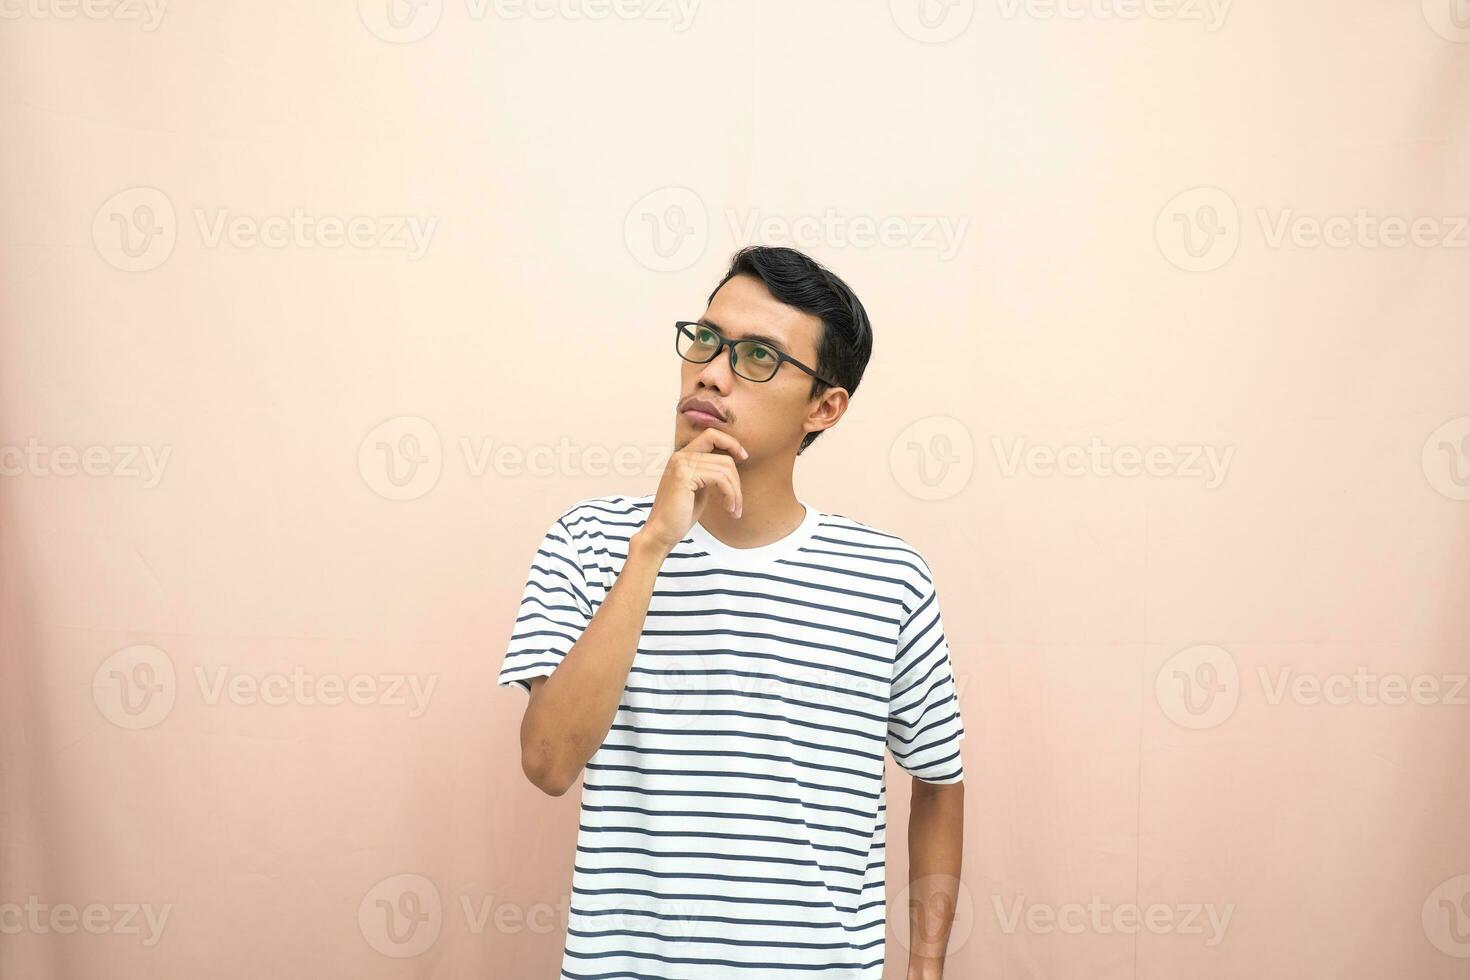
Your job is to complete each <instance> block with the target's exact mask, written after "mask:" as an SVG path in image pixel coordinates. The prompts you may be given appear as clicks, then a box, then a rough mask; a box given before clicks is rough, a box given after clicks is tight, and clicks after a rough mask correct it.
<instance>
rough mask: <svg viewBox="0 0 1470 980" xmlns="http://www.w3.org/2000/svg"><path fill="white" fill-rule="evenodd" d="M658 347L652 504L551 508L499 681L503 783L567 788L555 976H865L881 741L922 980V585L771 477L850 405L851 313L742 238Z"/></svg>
mask: <svg viewBox="0 0 1470 980" xmlns="http://www.w3.org/2000/svg"><path fill="white" fill-rule="evenodd" d="M672 333H673V336H672V337H671V338H670V339H671V340H673V341H674V342H675V349H676V350H677V351H678V353H679V354H680V356H681V357H682V358H683V360H682V361H679V362H678V363H679V364H680V365H681V374H680V383H679V401H678V406H677V408H678V410H677V414H676V416H675V423H674V444H675V446H676V447H677V448H676V451H675V452H674V453H673V455H672V456H671V457H670V459H669V462H668V464H667V466H666V467H665V469H664V473H663V477H662V479H661V480H660V482H659V485H658V489H657V491H656V492H655V493H651V494H647V495H644V496H641V497H628V496H616V495H615V496H605V497H592V498H588V499H586V500H582V501H579V502H577V503H576V504H574V505H573V506H571V507H570V508H568V509H567V510H566V511H564V512H563V513H562V514H561V516H560V517H558V518H557V520H556V521H555V522H554V523H553V524H552V525H551V527H550V528H549V529H548V530H547V532H546V534H545V536H544V538H543V540H542V542H541V546H540V549H539V550H538V551H537V552H536V555H535V558H534V559H533V560H532V563H531V570H530V575H529V578H528V580H527V582H526V588H525V592H524V594H523V597H522V599H521V606H520V611H519V616H518V618H517V619H516V624H515V631H514V635H513V636H512V637H511V641H510V645H509V648H508V650H507V651H506V655H505V661H504V664H503V666H502V668H501V671H500V677H499V684H500V686H507V685H510V684H515V685H517V686H518V687H521V688H523V689H525V690H526V691H528V692H529V696H530V700H529V702H528V704H527V706H526V712H525V716H524V718H523V720H522V722H521V766H522V768H523V769H524V771H525V773H526V776H527V778H529V779H530V780H531V782H532V783H534V784H535V785H536V786H537V787H539V788H540V789H541V790H543V791H544V792H546V793H550V794H551V795H553V796H560V795H562V794H563V793H565V792H566V791H567V790H568V789H569V788H570V787H571V786H572V785H573V784H574V783H575V782H576V780H577V778H578V776H579V775H583V774H584V773H585V778H584V780H583V786H582V809H581V825H580V829H579V831H578V835H577V852H576V859H575V862H574V871H573V875H572V896H571V908H570V915H569V922H568V926H567V936H566V947H565V951H564V954H563V958H562V967H561V976H562V977H564V978H570V980H590V978H606V980H613V978H617V980H624V978H645V977H646V978H662V980H718V978H742V980H786V978H798V977H800V978H803V980H838V978H842V980H879V978H880V977H881V976H882V975H883V965H884V936H885V904H886V903H885V894H884V868H885V857H884V856H885V847H884V844H885V840H886V837H887V834H886V830H887V807H886V784H885V779H884V756H883V751H884V748H885V746H886V748H887V749H888V750H889V752H891V753H892V755H893V757H894V758H895V760H897V762H898V763H899V765H901V766H902V767H903V768H904V769H905V770H906V771H908V772H909V773H911V774H912V775H913V776H914V777H915V778H914V779H913V793H912V805H911V808H910V820H909V863H910V874H909V879H910V909H909V912H910V935H911V942H910V947H911V948H910V954H909V971H908V977H909V978H910V980H927V978H933V977H939V976H941V973H942V970H943V964H944V949H945V946H946V945H947V943H948V939H949V931H950V925H951V919H952V916H953V910H954V903H955V897H956V893H957V890H958V885H959V874H960V858H961V841H962V833H963V822H964V796H963V793H964V789H963V785H964V784H963V777H964V767H963V764H962V760H961V758H960V750H959V741H960V740H961V739H962V738H964V737H965V728H964V723H963V721H962V720H961V718H960V713H959V702H958V699H957V697H956V694H955V685H954V676H953V671H952V668H951V665H950V660H949V648H948V645H947V643H946V639H945V633H944V627H943V623H942V622H941V620H940V615H939V600H938V597H937V593H936V591H935V585H934V580H933V575H932V574H931V572H930V569H929V566H928V564H927V563H926V562H925V560H924V559H923V557H922V556H921V555H920V554H919V552H917V551H916V550H914V549H913V548H912V547H910V546H909V545H908V544H906V543H905V542H904V541H903V540H902V539H901V538H899V537H897V536H895V535H892V534H887V533H884V532H882V531H879V530H876V529H874V528H872V527H869V526H867V525H865V524H862V523H860V522H858V521H855V520H852V519H850V518H847V517H843V516H841V515H838V514H829V513H824V512H822V511H819V510H817V509H816V508H814V507H812V506H810V505H808V504H807V503H805V502H804V501H801V500H799V499H798V498H797V496H796V494H795V492H794V491H793V489H792V479H791V478H792V469H793V467H794V465H795V462H796V457H797V455H799V454H800V453H801V452H802V450H804V449H805V448H806V447H807V446H808V445H810V444H811V442H812V441H813V440H815V439H816V438H817V437H818V436H819V435H820V434H821V433H822V432H823V431H824V430H826V429H829V428H831V427H832V426H833V425H835V424H836V423H837V421H838V419H840V418H841V417H842V414H843V412H844V411H846V409H847V404H848V399H849V397H850V396H851V395H852V393H853V392H855V391H856V390H857V386H858V382H859V381H860V380H861V378H862V375H863V369H864V368H865V367H866V365H867V361H868V356H869V353H870V352H871V350H872V331H871V328H870V326H869V324H868V318H867V313H866V312H865V311H864V310H863V306H862V304H861V303H860V302H858V299H857V297H856V296H854V295H853V293H852V290H851V289H849V288H848V287H847V285H846V284H845V283H844V282H842V280H840V279H838V278H837V277H836V276H835V275H833V274H832V273H831V272H829V271H827V270H826V269H824V268H823V267H821V266H820V265H818V264H817V263H816V262H814V261H813V260H812V259H810V258H808V257H807V256H805V255H803V254H802V253H800V252H798V251H795V250H794V249H789V248H764V247H751V248H747V249H743V250H741V251H740V252H738V253H736V255H735V257H734V260H733V261H732V262H731V265H730V269H729V271H728V273H727V274H726V276H725V278H724V279H723V280H722V281H721V282H720V284H719V285H718V286H716V287H715V290H714V292H713V293H712V294H711V295H710V298H709V303H708V306H707V308H706V309H705V312H704V316H703V317H701V319H700V320H699V321H698V322H697V323H693V322H681V323H680V324H678V325H676V326H675V328H674V330H673V331H672Z"/></svg>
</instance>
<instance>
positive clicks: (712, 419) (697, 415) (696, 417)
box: [683, 408, 725, 425]
mask: <svg viewBox="0 0 1470 980" xmlns="http://www.w3.org/2000/svg"><path fill="white" fill-rule="evenodd" d="M683 414H684V417H685V418H686V419H688V420H689V421H691V422H696V423H698V424H700V425H724V424H725V420H724V419H722V418H720V417H719V416H718V415H711V414H710V413H709V412H701V411H700V410H699V409H697V408H686V409H684V413H683Z"/></svg>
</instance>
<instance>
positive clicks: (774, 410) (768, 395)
mask: <svg viewBox="0 0 1470 980" xmlns="http://www.w3.org/2000/svg"><path fill="white" fill-rule="evenodd" d="M701 322H703V323H705V324H707V325H709V326H711V327H713V328H714V329H715V330H717V331H719V332H720V334H722V335H723V336H724V337H726V338H727V339H729V340H743V339H745V338H758V339H760V340H761V341H763V342H764V343H765V344H766V345H767V346H769V347H772V348H774V349H776V350H781V351H784V352H786V353H787V354H790V355H791V356H792V357H794V358H796V359H797V360H798V361H800V362H801V363H803V364H805V365H807V366H808V367H810V368H811V369H812V370H817V343H818V341H819V340H820V338H821V336H822V321H821V318H820V317H817V316H815V315H813V314H811V313H803V312H802V311H801V310H798V309H795V308H793V307H790V306H787V305H786V304H784V303H782V302H780V301H778V300H777V299H776V298H775V297H773V296H772V295H771V294H770V292H769V291H768V290H767V289H766V286H765V284H764V283H762V282H761V281H760V280H759V279H756V278H754V277H753V276H745V275H739V276H735V277H733V278H731V279H730V280H729V281H728V282H726V283H725V284H724V285H723V286H721V287H720V289H719V291H718V292H716V293H715V296H714V299H713V300H711V301H710V304H709V307H708V308H707V309H706V310H705V311H704V316H703V317H702V318H701ZM679 364H680V365H681V372H680V377H679V402H678V406H677V409H676V412H677V418H676V421H675V423H674V447H675V448H676V449H682V448H683V447H684V446H685V445H686V444H687V443H688V442H689V440H691V439H693V438H694V437H695V436H696V435H698V434H699V433H700V432H702V431H704V430H705V429H706V428H711V427H713V428H718V429H721V430H723V431H725V432H729V433H730V434H731V435H733V436H734V437H735V438H736V439H737V440H739V442H740V444H741V445H742V446H744V447H745V450H746V452H748V453H750V460H748V461H742V462H747V463H748V462H753V461H755V460H757V459H762V458H765V457H768V456H774V455H777V454H780V453H786V452H791V453H794V452H795V451H796V447H797V446H798V445H800V443H801V440H802V437H803V436H805V435H806V433H807V432H809V431H811V429H812V428H821V427H822V426H810V427H809V426H807V425H806V424H805V423H807V422H808V421H809V420H810V416H811V413H812V407H813V400H812V399H811V398H809V397H808V396H809V395H810V393H811V386H812V376H811V375H809V374H807V373H806V372H805V371H803V370H801V368H799V367H796V366H795V365H793V364H783V365H781V368H780V370H778V371H777V372H776V376H775V377H774V378H772V379H771V380H769V381H751V380H749V379H748V378H742V377H740V376H739V375H737V374H735V373H734V372H733V371H731V370H730V351H729V348H726V349H725V350H722V351H720V354H719V356H718V357H716V358H715V359H714V360H712V361H709V362H708V363H706V364H693V363H690V362H689V361H685V360H680V361H679ZM830 390H831V389H829V391H830ZM825 394H826V392H824V395H825ZM698 401H703V402H708V403H709V404H710V405H712V406H713V407H714V408H715V410H716V412H717V414H719V415H720V416H722V417H723V418H722V420H715V419H707V418H700V417H698V416H695V415H690V414H689V413H688V411H687V409H689V407H690V405H691V403H694V402H698Z"/></svg>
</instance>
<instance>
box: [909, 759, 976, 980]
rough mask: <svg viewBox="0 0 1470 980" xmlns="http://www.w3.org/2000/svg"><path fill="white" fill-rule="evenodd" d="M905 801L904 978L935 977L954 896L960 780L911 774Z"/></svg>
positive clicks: (960, 832)
mask: <svg viewBox="0 0 1470 980" xmlns="http://www.w3.org/2000/svg"><path fill="white" fill-rule="evenodd" d="M913 784H914V785H913V791H912V794H911V796H910V802H909V973H908V980H940V978H941V977H943V975H944V953H945V949H946V947H948V946H949V932H950V928H951V926H953V925H954V913H955V906H956V904H957V902H958V901H959V887H960V864H961V860H962V858H963V856H964V846H965V781H964V780H963V779H961V780H959V781H957V782H953V783H926V782H924V780H922V779H918V778H914V779H913Z"/></svg>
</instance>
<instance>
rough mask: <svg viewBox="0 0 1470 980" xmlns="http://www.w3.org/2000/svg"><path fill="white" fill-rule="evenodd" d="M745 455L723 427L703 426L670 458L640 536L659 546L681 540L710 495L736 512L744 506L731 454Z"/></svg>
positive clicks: (671, 545)
mask: <svg viewBox="0 0 1470 980" xmlns="http://www.w3.org/2000/svg"><path fill="white" fill-rule="evenodd" d="M737 456H738V457H739V458H740V459H742V460H744V459H749V458H750V454H749V453H748V452H746V451H745V447H744V446H742V445H740V443H739V442H738V441H736V439H735V437H734V436H732V435H730V433H728V432H724V431H722V430H720V429H716V428H708V429H705V430H704V431H702V432H700V433H699V435H697V436H695V437H694V438H693V439H691V440H689V443H688V444H687V445H685V446H684V448H683V449H680V450H679V451H678V452H676V453H674V454H673V455H671V456H670V457H669V461H668V463H667V464H666V465H665V466H664V474H663V478H662V479H660V480H659V483H658V491H657V492H656V493H655V494H654V497H653V508H652V510H651V511H650V513H649V515H648V520H647V521H646V522H645V523H644V525H643V529H642V530H641V531H640V532H639V534H640V535H645V536H646V540H648V541H650V542H653V543H654V544H656V545H657V546H658V547H659V548H661V549H663V550H664V551H666V552H667V551H672V550H673V548H674V545H676V544H678V543H679V542H680V541H682V540H683V539H684V536H685V535H686V534H688V533H689V529H690V528H691V527H693V526H694V522H695V521H697V520H699V518H700V517H701V516H702V515H703V514H704V508H705V507H706V506H707V505H708V504H709V502H710V499H711V498H712V496H714V495H716V494H717V495H719V497H720V498H721V499H722V500H723V501H724V504H725V509H726V510H728V511H729V512H730V513H732V514H734V515H735V516H736V517H739V516H740V514H741V511H742V507H743V498H742V497H741V493H740V473H739V471H738V470H737V469H736V468H735V458H736V457H737Z"/></svg>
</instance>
